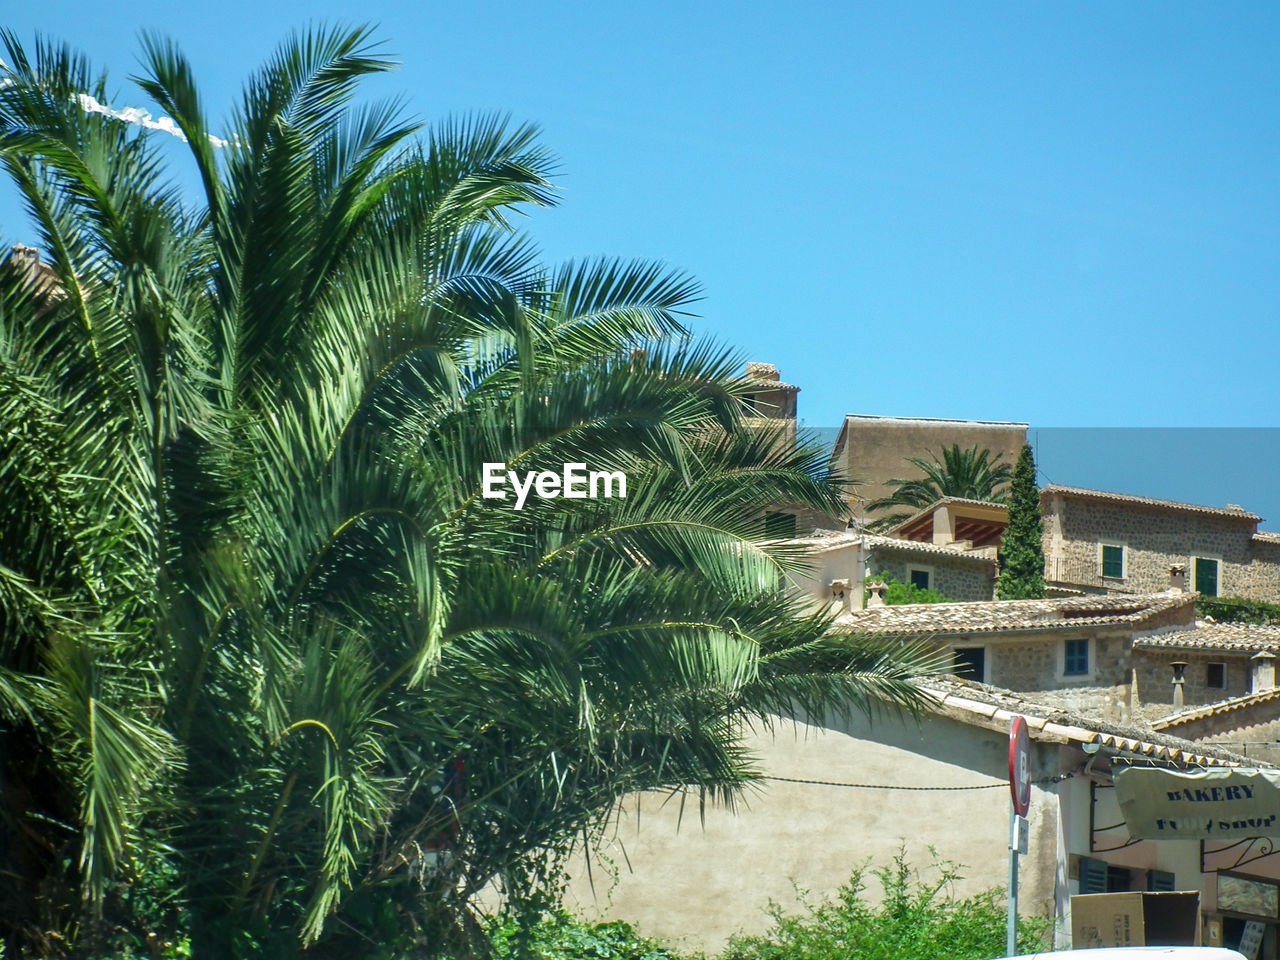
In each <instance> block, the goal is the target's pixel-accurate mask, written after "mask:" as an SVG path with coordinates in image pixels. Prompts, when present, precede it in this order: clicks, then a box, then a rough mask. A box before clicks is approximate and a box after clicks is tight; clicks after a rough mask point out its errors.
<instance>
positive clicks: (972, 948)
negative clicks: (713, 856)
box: [724, 852, 1049, 960]
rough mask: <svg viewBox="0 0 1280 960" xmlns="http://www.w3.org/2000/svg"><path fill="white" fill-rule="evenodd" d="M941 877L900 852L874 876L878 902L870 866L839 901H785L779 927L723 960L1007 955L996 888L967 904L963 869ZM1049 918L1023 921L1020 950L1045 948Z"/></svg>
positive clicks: (939, 864)
mask: <svg viewBox="0 0 1280 960" xmlns="http://www.w3.org/2000/svg"><path fill="white" fill-rule="evenodd" d="M933 868H934V870H936V872H937V876H936V877H935V878H934V879H932V880H929V881H925V880H922V879H921V878H920V877H919V875H918V874H917V873H916V871H915V870H914V869H912V867H911V866H910V865H909V864H908V863H907V861H906V857H905V855H904V854H903V853H901V852H900V853H899V854H898V855H897V856H896V857H895V858H894V861H893V863H892V864H891V865H889V866H887V867H884V868H883V869H881V870H875V871H872V874H873V876H875V877H876V878H877V879H878V880H879V882H880V886H881V887H882V888H883V890H884V899H883V900H882V901H881V902H880V903H879V904H878V905H874V906H873V905H872V904H870V903H868V902H867V900H866V898H865V896H864V894H865V883H864V875H865V872H866V871H865V868H862V869H859V870H857V871H856V872H855V873H854V874H853V877H852V878H851V879H850V880H849V882H848V883H847V884H845V885H844V886H843V887H841V888H840V890H839V892H838V893H837V894H836V896H835V898H834V899H833V900H828V901H825V902H823V903H820V904H818V905H816V906H813V905H810V904H807V903H805V902H804V901H803V900H802V901H801V903H802V906H803V907H804V912H803V913H801V914H798V915H788V914H785V913H784V912H783V911H782V908H781V907H780V906H779V905H778V904H776V903H775V904H772V905H771V908H770V914H771V915H772V916H773V919H774V927H773V929H772V930H771V931H770V932H769V933H768V934H766V935H764V936H758V937H737V938H735V939H734V940H733V941H732V942H731V943H730V945H729V948H728V950H727V951H726V952H725V954H724V960H837V958H839V960H938V958H942V957H945V958H947V960H978V958H985V957H999V956H1003V954H1004V948H1005V922H1006V921H1005V910H1006V906H1005V901H1004V898H1003V895H1002V893H1001V891H998V890H989V891H987V892H985V893H980V894H978V895H977V896H973V897H968V898H966V899H963V900H957V899H954V898H953V897H952V896H951V892H950V891H951V886H952V884H953V882H954V881H956V880H958V879H960V873H959V867H958V865H956V864H954V863H950V862H946V861H936V862H935V863H934V864H933ZM1048 929H1049V921H1048V920H1044V919H1033V920H1025V919H1024V920H1020V921H1019V924H1018V952H1019V953H1023V952H1033V951H1034V950H1036V949H1040V948H1042V945H1043V943H1044V940H1045V934H1046V932H1047V931H1048Z"/></svg>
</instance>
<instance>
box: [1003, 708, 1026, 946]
mask: <svg viewBox="0 0 1280 960" xmlns="http://www.w3.org/2000/svg"><path fill="white" fill-rule="evenodd" d="M1009 799H1010V801H1011V802H1010V804H1009V917H1008V920H1007V921H1006V923H1005V936H1004V955H1005V956H1006V957H1013V956H1017V953H1018V854H1020V853H1023V852H1025V851H1026V849H1027V844H1026V835H1025V830H1026V824H1027V821H1026V820H1025V819H1024V818H1025V817H1026V815H1027V809H1028V808H1029V807H1030V805H1031V742H1030V738H1029V737H1028V736H1027V721H1026V720H1024V719H1023V718H1022V717H1014V718H1013V720H1012V721H1011V722H1010V724H1009Z"/></svg>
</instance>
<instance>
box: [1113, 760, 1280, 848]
mask: <svg viewBox="0 0 1280 960" xmlns="http://www.w3.org/2000/svg"><path fill="white" fill-rule="evenodd" d="M1113 780H1114V782H1115V785H1116V799H1117V800H1118V801H1119V803H1120V812H1121V813H1122V814H1123V815H1124V821H1125V826H1126V828H1127V829H1128V831H1129V836H1130V837H1132V838H1133V839H1135V840H1194V839H1201V840H1211V839H1217V838H1221V839H1224V840H1227V839H1231V840H1238V839H1244V838H1246V837H1265V836H1272V835H1280V770H1258V769H1251V768H1239V767H1233V768H1223V767H1216V768H1211V769H1207V770H1197V771H1194V772H1192V771H1182V770H1167V769H1162V768H1159V767H1128V768H1126V769H1124V770H1117V771H1116V772H1115V774H1114V775H1113Z"/></svg>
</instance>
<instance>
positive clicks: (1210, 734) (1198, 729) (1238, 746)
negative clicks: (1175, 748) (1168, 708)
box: [1162, 698, 1280, 763]
mask: <svg viewBox="0 0 1280 960" xmlns="http://www.w3.org/2000/svg"><path fill="white" fill-rule="evenodd" d="M1162 730H1164V731H1165V732H1167V733H1171V734H1173V735H1174V736H1177V737H1186V738H1187V739H1188V740H1197V741H1202V742H1207V743H1213V744H1218V745H1220V746H1224V747H1230V748H1231V749H1232V750H1235V751H1236V752H1238V753H1240V754H1241V755H1243V756H1246V757H1248V758H1250V759H1251V760H1261V761H1264V762H1266V763H1280V698H1274V699H1269V700H1267V701H1266V702H1264V703H1258V704H1256V705H1252V706H1250V707H1249V708H1248V709H1245V710H1221V711H1218V712H1214V713H1211V714H1209V715H1207V716H1203V717H1197V718H1195V719H1193V720H1190V721H1187V722H1184V723H1176V724H1168V725H1164V726H1162Z"/></svg>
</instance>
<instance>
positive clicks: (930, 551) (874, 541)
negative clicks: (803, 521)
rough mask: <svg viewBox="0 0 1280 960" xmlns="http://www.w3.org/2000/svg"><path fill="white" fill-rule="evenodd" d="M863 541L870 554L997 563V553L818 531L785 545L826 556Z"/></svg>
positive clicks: (916, 541) (872, 534) (872, 536)
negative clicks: (892, 552)
mask: <svg viewBox="0 0 1280 960" xmlns="http://www.w3.org/2000/svg"><path fill="white" fill-rule="evenodd" d="M858 541H862V545H863V548H864V549H867V550H900V551H902V552H903V553H914V554H926V555H929V556H935V557H939V556H941V557H947V558H949V559H952V560H972V561H974V562H977V563H986V564H991V563H995V555H994V551H992V550H986V551H975V550H965V549H963V548H961V547H952V546H944V545H941V544H936V543H924V542H922V541H920V540H901V539H899V538H898V537H885V536H881V535H879V534H874V533H845V532H837V531H830V532H827V531H821V532H819V531H815V533H814V535H813V536H809V537H799V538H797V539H794V540H789V541H786V542H787V543H789V544H794V545H795V546H798V547H803V548H805V550H806V552H811V553H825V552H827V551H828V550H841V549H843V548H845V547H849V546H853V545H854V544H856V543H857V542H858Z"/></svg>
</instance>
